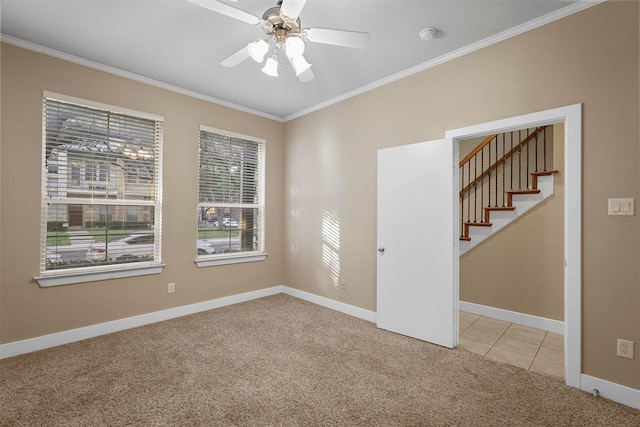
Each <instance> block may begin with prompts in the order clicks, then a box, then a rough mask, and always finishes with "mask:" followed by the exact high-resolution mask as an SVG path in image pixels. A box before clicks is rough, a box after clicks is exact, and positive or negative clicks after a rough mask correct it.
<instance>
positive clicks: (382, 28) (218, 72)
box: [0, 0, 593, 120]
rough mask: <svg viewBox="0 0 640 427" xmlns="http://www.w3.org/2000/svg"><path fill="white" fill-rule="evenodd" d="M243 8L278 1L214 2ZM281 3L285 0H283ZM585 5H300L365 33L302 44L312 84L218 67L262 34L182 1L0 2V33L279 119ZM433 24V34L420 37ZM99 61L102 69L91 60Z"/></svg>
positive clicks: (383, 0) (289, 75) (401, 1)
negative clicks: (335, 42)
mask: <svg viewBox="0 0 640 427" xmlns="http://www.w3.org/2000/svg"><path fill="white" fill-rule="evenodd" d="M220 1H221V2H223V3H227V4H229V5H233V6H234V7H236V8H239V9H242V10H244V11H246V12H249V13H251V14H254V15H257V16H262V13H263V12H264V11H265V10H266V9H268V8H269V7H272V6H274V5H275V3H276V1H275V0H238V1H237V2H233V1H230V0H220ZM285 1H286V0H285ZM592 4H593V2H588V1H587V2H585V1H567V0H440V1H436V0H308V1H307V4H306V6H305V7H304V9H303V10H302V13H301V14H300V18H301V21H302V27H304V28H306V27H319V28H332V29H345V30H353V31H361V32H368V33H370V35H371V43H370V45H369V47H368V48H366V49H364V50H360V49H351V48H345V47H338V46H331V45H325V44H318V43H307V50H306V52H305V56H306V58H307V60H308V61H309V62H310V63H311V64H312V65H313V67H312V69H313V71H314V74H315V76H316V77H315V79H314V80H312V81H310V82H306V83H302V82H300V81H298V79H297V78H296V76H295V75H294V73H293V71H292V70H291V67H290V65H289V64H288V63H284V64H281V65H282V66H281V67H280V76H279V77H270V76H267V75H265V74H264V73H262V72H261V71H260V65H259V64H257V63H255V62H253V61H252V60H251V59H248V60H246V61H244V62H242V63H241V64H240V65H238V66H237V67H235V68H225V67H223V66H221V65H220V64H219V62H220V61H221V60H222V59H224V58H226V57H227V56H228V55H230V54H231V53H233V52H235V51H237V50H238V49H240V48H241V47H242V46H244V45H246V44H247V43H248V42H250V41H253V40H255V39H258V38H261V37H262V36H264V32H263V31H262V29H261V28H259V27H254V26H252V25H250V24H246V23H244V22H241V21H238V20H235V19H232V18H229V17H227V16H223V15H220V14H218V13H215V12H212V11H210V10H207V9H203V8H201V7H198V6H196V5H194V4H192V3H190V2H188V1H187V0H160V1H157V0H156V1H152V0H82V1H81V0H0V6H1V9H0V14H1V27H0V30H1V32H2V39H3V40H4V41H7V42H9V43H14V44H18V45H22V46H25V47H30V48H34V49H36V50H41V51H44V52H46V53H53V54H55V55H58V56H60V55H62V56H63V57H65V58H67V59H72V60H75V61H79V62H81V63H82V62H83V61H85V60H86V61H88V62H89V63H90V64H91V65H93V66H98V68H103V67H102V66H106V67H108V68H113V69H116V70H118V71H117V72H118V73H122V72H124V74H126V75H130V74H133V75H135V76H136V78H138V76H139V78H141V79H142V80H143V81H147V79H151V80H153V81H155V82H156V84H158V82H159V83H160V84H161V85H163V86H169V87H171V88H173V89H175V90H180V91H187V92H189V93H193V94H197V96H201V97H204V98H206V99H213V100H215V101H218V102H221V103H223V104H225V105H231V106H234V107H236V108H240V109H242V110H246V111H251V112H254V113H257V114H260V115H262V116H265V117H270V118H276V119H280V120H288V119H291V118H293V117H296V116H299V115H302V114H304V113H306V112H309V111H313V110H314V109H317V108H319V107H321V106H323V105H328V104H330V103H332V102H335V101H336V100H339V99H344V98H345V97H348V96H351V95H353V94H356V93H360V92H363V91H365V90H367V89H370V88H373V87H376V86H379V85H381V84H384V83H385V82H389V81H392V80H394V79H396V78H398V77H400V76H404V75H408V74H410V73H412V72H415V71H417V70H420V69H424V68H427V67H428V66H430V65H431V64H434V63H437V62H441V61H442V60H444V59H445V58H451V57H455V56H458V55H460V54H462V53H464V52H467V51H470V50H472V49H476V48H478V47H482V46H485V45H488V44H491V43H494V42H496V41H499V40H502V39H504V38H507V37H509V36H512V35H515V34H518V33H520V32H522V31H526V30H528V29H531V28H535V27H537V26H539V25H542V24H545V23H547V22H550V21H552V20H555V19H557V18H559V17H563V16H566V15H568V14H571V13H574V12H576V11H578V10H582V9H584V8H586V7H588V6H590V5H592ZM426 27H435V28H437V29H438V34H437V36H436V38H435V39H433V40H431V41H428V42H425V41H422V40H421V39H420V37H419V36H418V33H419V32H420V30H421V29H423V28H426ZM98 64H99V65H98Z"/></svg>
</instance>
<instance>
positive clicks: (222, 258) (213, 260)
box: [195, 252, 269, 267]
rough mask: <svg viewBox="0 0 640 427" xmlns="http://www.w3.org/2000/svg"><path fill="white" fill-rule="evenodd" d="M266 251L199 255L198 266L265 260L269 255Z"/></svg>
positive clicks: (196, 261)
mask: <svg viewBox="0 0 640 427" xmlns="http://www.w3.org/2000/svg"><path fill="white" fill-rule="evenodd" d="M268 255H269V254H267V253H266V252H261V253H251V254H246V253H245V254H230V255H214V256H212V257H210V258H209V257H207V258H205V257H199V258H196V259H195V263H196V265H197V266H198V267H214V266H216V265H227V264H240V263H243V262H255V261H264V260H265V259H266V258H267V256H268Z"/></svg>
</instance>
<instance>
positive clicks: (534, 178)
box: [460, 126, 557, 241]
mask: <svg viewBox="0 0 640 427" xmlns="http://www.w3.org/2000/svg"><path fill="white" fill-rule="evenodd" d="M545 128H546V126H541V127H538V128H535V129H534V130H533V132H528V131H527V135H526V137H525V138H523V139H521V141H520V142H517V144H516V145H515V146H513V139H512V138H513V135H514V133H513V132H512V133H511V134H510V138H511V144H510V146H509V150H508V151H507V149H506V146H505V145H506V144H505V135H506V134H500V135H502V137H503V139H502V147H503V150H502V151H503V153H502V156H501V157H500V158H499V159H498V150H499V147H498V137H499V135H498V134H493V135H489V136H488V137H487V138H485V139H484V140H483V141H482V142H481V143H480V144H478V146H476V147H475V148H474V149H473V150H472V151H471V152H470V153H469V154H468V155H467V156H465V158H464V159H462V160H461V161H460V168H461V173H462V181H461V183H462V184H464V178H465V174H468V175H469V177H468V180H467V184H466V185H464V186H463V188H462V190H460V201H461V205H462V206H461V223H462V227H461V235H460V240H462V241H470V240H471V237H470V236H469V230H470V228H471V227H491V225H492V224H491V212H498V211H513V210H515V207H514V206H513V196H514V195H519V194H538V193H540V190H539V189H538V178H539V177H540V176H549V175H553V174H554V173H557V171H555V170H546V164H547V159H546V155H547V154H546V151H547V147H546V135H545ZM514 132H518V134H520V131H514ZM540 135H545V136H544V146H543V155H544V162H543V163H544V169H545V170H542V171H538V170H537V169H538V156H539V153H538V151H539V147H538V137H539V136H540ZM533 140H535V148H534V150H535V154H534V156H535V159H534V164H533V165H532V166H534V169H535V171H534V172H529V167H530V164H529V163H530V158H529V147H528V146H527V144H529V143H531V141H533ZM492 142H494V143H495V151H494V156H495V161H494V162H493V163H491V145H489V144H491V143H492ZM487 146H489V149H488V157H489V162H488V163H489V166H488V167H486V168H483V170H482V171H481V172H480V173H478V172H477V169H478V168H477V156H478V155H479V154H480V155H481V164H482V163H484V151H483V150H484V149H485V147H487ZM524 147H526V149H527V151H526V157H527V158H526V162H527V163H526V173H527V176H529V177H530V178H531V186H530V187H528V188H524V189H513V188H512V189H509V190H506V189H505V187H506V182H505V169H506V168H507V163H508V162H507V160H508V159H510V158H511V159H512V156H514V155H515V154H516V153H521V152H522V150H523V148H524ZM520 156H521V154H520ZM520 156H519V159H518V170H517V174H518V182H519V183H521V176H522V173H524V171H523V170H521V169H522V167H521V158H520ZM472 159H475V160H474V161H475V169H476V170H475V175H476V176H475V177H474V178H473V179H471V161H472ZM465 165H466V166H467V172H465V169H464V167H465ZM501 167H502V173H503V175H502V177H503V178H502V179H503V180H502V187H503V188H502V191H501V192H503V194H504V197H503V203H502V206H498V200H497V199H498V196H497V193H498V187H499V183H498V176H495V186H494V188H493V189H492V188H491V181H492V174H493V173H496V174H497V173H498V169H499V168H501ZM513 168H514V164H513V160H511V164H510V170H509V173H510V180H511V183H512V184H513V174H514V169H513ZM487 177H488V179H487V182H488V187H489V188H488V191H487V193H488V199H489V202H488V204H489V205H488V206H481V207H480V210H481V211H482V212H481V216H480V217H481V219H480V221H477V220H476V218H477V217H476V215H477V211H478V208H477V206H476V204H477V194H474V206H473V210H474V221H471V218H470V216H471V214H470V211H471V203H472V201H471V194H472V193H474V192H477V191H481V204H484V188H481V189H480V190H478V185H480V187H482V186H483V185H485V178H487ZM526 182H527V185H528V183H529V178H527V179H526ZM492 191H493V192H495V194H496V195H495V200H494V204H495V205H494V206H491V192H492ZM465 196H466V208H465ZM465 209H466V210H467V212H466V215H467V217H466V218H465V212H464V211H465Z"/></svg>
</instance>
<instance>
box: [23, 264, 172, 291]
mask: <svg viewBox="0 0 640 427" xmlns="http://www.w3.org/2000/svg"><path fill="white" fill-rule="evenodd" d="M117 268H118V269H117V270H112V269H109V270H102V271H96V270H93V271H74V272H61V271H57V272H50V273H44V274H42V276H38V277H36V278H35V280H37V281H38V285H40V286H41V287H43V288H46V287H50V286H62V285H73V284H76V283H84V282H95V281H98V280H109V279H121V278H124V277H135V276H145V275H148V274H159V273H160V272H161V271H162V269H163V268H164V264H153V265H143V266H139V265H137V266H134V267H129V266H127V267H123V266H121V265H120V266H118V267H117Z"/></svg>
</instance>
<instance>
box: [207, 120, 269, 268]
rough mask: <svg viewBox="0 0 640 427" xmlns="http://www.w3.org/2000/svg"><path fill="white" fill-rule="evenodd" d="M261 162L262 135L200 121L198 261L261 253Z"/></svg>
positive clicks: (260, 255)
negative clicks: (203, 124)
mask: <svg viewBox="0 0 640 427" xmlns="http://www.w3.org/2000/svg"><path fill="white" fill-rule="evenodd" d="M264 162H265V141H264V140H259V139H255V138H251V137H247V136H242V135H234V134H231V133H229V132H225V131H221V130H217V129H213V128H207V127H204V126H202V127H201V129H200V156H199V162H198V167H199V178H198V206H197V218H198V242H197V254H198V256H197V258H196V263H197V264H198V266H201V267H202V266H209V265H217V264H223V263H231V262H245V261H256V260H262V259H264V258H265V256H266V254H264Z"/></svg>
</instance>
